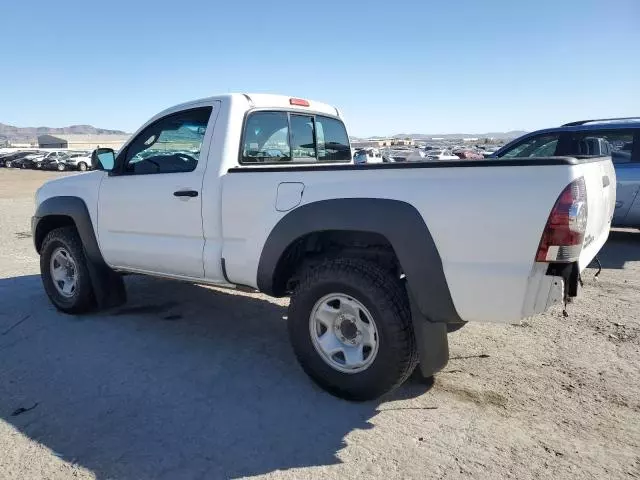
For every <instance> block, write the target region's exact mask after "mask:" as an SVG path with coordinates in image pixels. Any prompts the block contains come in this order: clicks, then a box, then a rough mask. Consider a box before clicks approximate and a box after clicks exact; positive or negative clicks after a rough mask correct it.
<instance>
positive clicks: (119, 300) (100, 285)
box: [87, 259, 127, 309]
mask: <svg viewBox="0 0 640 480" xmlns="http://www.w3.org/2000/svg"><path fill="white" fill-rule="evenodd" d="M87 269H88V270H89V276H90V277H91V285H92V286H93V294H94V295H95V298H96V303H97V304H98V308H100V309H106V308H112V307H118V306H120V305H122V304H124V303H126V301H127V291H126V289H125V287H124V281H123V280H122V275H120V274H119V273H116V272H114V271H113V270H112V269H111V268H109V267H108V266H107V265H106V264H102V265H100V264H97V263H95V262H92V261H90V260H89V259H87Z"/></svg>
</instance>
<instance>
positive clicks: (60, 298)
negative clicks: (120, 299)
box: [40, 227, 95, 313]
mask: <svg viewBox="0 0 640 480" xmlns="http://www.w3.org/2000/svg"><path fill="white" fill-rule="evenodd" d="M40 276H41V277H42V284H43V286H44V290H45V292H46V293H47V295H48V296H49V299H50V300H51V303H53V305H54V306H55V307H56V308H57V309H58V310H61V311H63V312H65V313H84V312H87V311H89V310H91V309H92V308H93V307H94V305H95V301H94V295H93V288H92V286H91V279H90V277H89V270H88V269H87V260H86V258H85V255H84V250H83V248H82V241H81V240H80V237H79V235H78V232H77V231H76V229H75V228H74V227H62V228H57V229H55V230H52V231H51V232H49V233H48V234H47V236H46V237H45V239H44V241H43V242H42V249H41V253H40Z"/></svg>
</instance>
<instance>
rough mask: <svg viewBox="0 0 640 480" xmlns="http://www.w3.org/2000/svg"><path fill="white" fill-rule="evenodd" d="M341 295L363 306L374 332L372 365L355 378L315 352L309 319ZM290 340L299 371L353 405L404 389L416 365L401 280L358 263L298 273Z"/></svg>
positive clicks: (331, 263) (339, 262) (337, 263)
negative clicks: (325, 302)
mask: <svg viewBox="0 0 640 480" xmlns="http://www.w3.org/2000/svg"><path fill="white" fill-rule="evenodd" d="M331 293H342V294H345V295H348V296H350V297H352V298H354V299H356V300H358V301H359V302H361V303H362V304H363V305H364V306H365V307H366V308H367V309H368V310H369V312H370V313H371V315H372V317H373V321H374V322H375V324H376V328H377V331H378V342H379V346H378V352H377V355H376V358H375V360H374V361H373V363H372V364H371V365H370V366H369V367H368V368H367V369H366V370H364V371H361V372H358V373H343V372H340V371H338V370H336V369H334V368H332V367H331V366H330V365H328V364H327V363H326V362H325V361H324V360H323V359H322V357H321V356H320V354H319V353H318V352H317V351H316V349H315V347H314V346H313V341H312V340H311V334H310V331H309V317H310V315H311V312H312V309H313V307H314V305H315V304H316V302H317V301H318V300H319V299H321V298H322V297H323V296H325V295H327V294H331ZM288 327H289V337H290V339H291V344H292V346H293V350H294V352H295V354H296V357H297V358H298V361H299V362H300V365H301V366H302V368H303V370H304V371H305V372H306V373H307V375H309V376H310V377H311V379H312V380H313V381H314V382H316V383H317V384H318V385H319V386H320V387H322V388H323V389H325V390H326V391H328V392H329V393H331V394H333V395H335V396H337V397H340V398H343V399H346V400H351V401H366V400H373V399H376V398H378V397H379V396H381V395H383V394H385V393H387V392H390V391H391V390H393V389H395V388H397V387H398V386H400V385H402V383H404V381H405V380H406V379H407V378H408V377H409V376H410V375H411V373H412V372H413V370H414V369H415V366H416V364H417V363H418V353H417V349H416V343H415V337H414V333H413V327H412V324H411V310H410V308H409V300H408V297H407V293H406V291H405V290H404V288H403V285H402V284H401V282H400V280H399V279H396V278H394V277H393V276H392V275H391V274H390V273H388V272H386V271H385V270H383V269H381V268H380V267H378V266H377V265H376V264H374V263H371V262H367V261H364V260H359V259H348V258H344V259H334V260H327V261H326V262H324V263H321V264H319V265H317V266H315V267H312V268H309V269H307V270H306V271H305V272H303V273H302V275H301V278H300V282H299V283H298V285H297V287H296V288H295V291H294V292H293V295H292V296H291V303H290V305H289V314H288Z"/></svg>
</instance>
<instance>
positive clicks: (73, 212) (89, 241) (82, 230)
mask: <svg viewBox="0 0 640 480" xmlns="http://www.w3.org/2000/svg"><path fill="white" fill-rule="evenodd" d="M52 215H59V216H66V217H70V218H71V219H72V220H73V223H74V224H75V226H76V229H77V230H78V234H79V235H80V239H81V240H82V245H83V246H84V249H85V253H86V254H87V258H88V259H89V260H90V261H91V262H93V263H105V262H104V259H103V258H102V253H101V252H100V247H98V241H97V240H96V235H95V233H94V230H93V224H92V222H91V217H90V216H89V210H88V209H87V206H86V204H85V203H84V201H83V200H82V199H81V198H78V197H70V196H69V197H67V196H59V197H51V198H48V199H46V200H45V201H44V202H42V203H41V204H40V205H39V206H38V209H37V210H36V214H35V217H34V219H33V220H32V223H31V228H32V233H33V241H34V242H37V240H38V238H40V237H41V236H42V235H39V232H38V228H39V225H40V222H41V220H42V219H43V218H45V217H48V216H52ZM35 247H36V251H37V252H38V253H40V249H39V247H40V245H38V244H37V243H36V245H35Z"/></svg>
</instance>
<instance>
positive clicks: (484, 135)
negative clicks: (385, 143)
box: [351, 130, 527, 141]
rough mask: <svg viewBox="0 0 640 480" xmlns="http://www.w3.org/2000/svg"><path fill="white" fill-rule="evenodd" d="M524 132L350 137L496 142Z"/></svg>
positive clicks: (518, 135) (356, 138) (353, 138)
mask: <svg viewBox="0 0 640 480" xmlns="http://www.w3.org/2000/svg"><path fill="white" fill-rule="evenodd" d="M525 133H527V132H525V131H522V130H511V131H510V132H488V133H398V134H396V135H392V136H391V137H367V138H362V137H351V140H356V141H357V140H370V139H373V138H407V137H409V138H413V139H414V140H429V139H431V138H445V139H456V138H495V139H498V140H511V139H512V138H517V137H520V136H522V135H524V134H525Z"/></svg>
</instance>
